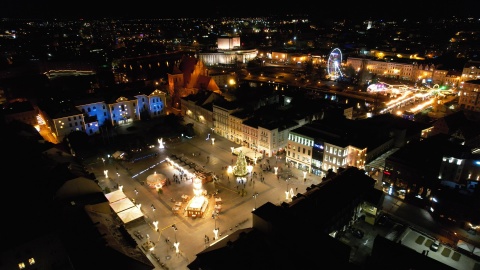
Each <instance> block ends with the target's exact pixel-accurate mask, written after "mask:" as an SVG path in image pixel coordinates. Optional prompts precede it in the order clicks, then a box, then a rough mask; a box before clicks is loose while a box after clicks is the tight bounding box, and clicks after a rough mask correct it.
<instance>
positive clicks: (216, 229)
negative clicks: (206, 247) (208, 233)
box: [212, 212, 218, 240]
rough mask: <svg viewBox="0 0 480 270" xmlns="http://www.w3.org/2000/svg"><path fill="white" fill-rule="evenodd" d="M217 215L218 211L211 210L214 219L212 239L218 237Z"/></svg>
mask: <svg viewBox="0 0 480 270" xmlns="http://www.w3.org/2000/svg"><path fill="white" fill-rule="evenodd" d="M217 216H218V212H213V214H212V218H213V219H214V220H215V227H213V235H214V237H213V239H214V240H217V239H218V228H217Z"/></svg>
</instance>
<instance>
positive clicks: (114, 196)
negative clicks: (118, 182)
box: [105, 189, 127, 203]
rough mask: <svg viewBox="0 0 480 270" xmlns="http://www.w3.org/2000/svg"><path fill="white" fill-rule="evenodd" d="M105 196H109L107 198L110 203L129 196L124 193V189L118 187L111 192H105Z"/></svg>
mask: <svg viewBox="0 0 480 270" xmlns="http://www.w3.org/2000/svg"><path fill="white" fill-rule="evenodd" d="M105 197H107V200H108V201H109V202H110V203H113V202H116V201H118V200H121V199H124V198H126V197H127V196H126V195H125V193H123V191H121V190H120V189H117V190H115V191H112V192H110V193H107V194H105Z"/></svg>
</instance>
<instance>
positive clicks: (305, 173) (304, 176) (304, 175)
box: [303, 171, 307, 182]
mask: <svg viewBox="0 0 480 270" xmlns="http://www.w3.org/2000/svg"><path fill="white" fill-rule="evenodd" d="M306 180H307V171H303V182H305V181H306Z"/></svg>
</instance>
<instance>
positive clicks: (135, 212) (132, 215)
mask: <svg viewBox="0 0 480 270" xmlns="http://www.w3.org/2000/svg"><path fill="white" fill-rule="evenodd" d="M117 215H118V217H119V218H120V219H121V220H122V221H123V223H124V224H127V223H129V222H130V221H133V220H136V219H138V218H141V217H143V213H142V211H140V209H138V207H131V208H128V209H127V210H124V211H122V212H119V213H117Z"/></svg>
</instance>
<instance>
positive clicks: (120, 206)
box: [110, 198, 135, 213]
mask: <svg viewBox="0 0 480 270" xmlns="http://www.w3.org/2000/svg"><path fill="white" fill-rule="evenodd" d="M110 207H112V209H113V211H115V213H120V212H122V211H125V210H127V209H129V208H132V207H135V204H133V202H132V201H131V200H130V199H129V198H123V199H121V200H118V201H116V202H113V203H111V204H110Z"/></svg>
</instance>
